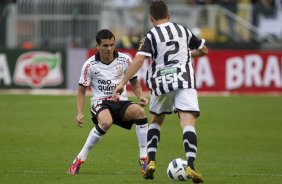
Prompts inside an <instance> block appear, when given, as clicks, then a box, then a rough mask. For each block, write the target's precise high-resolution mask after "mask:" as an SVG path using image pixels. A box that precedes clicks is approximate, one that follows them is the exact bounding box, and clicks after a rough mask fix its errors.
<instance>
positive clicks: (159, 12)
mask: <svg viewBox="0 0 282 184" xmlns="http://www.w3.org/2000/svg"><path fill="white" fill-rule="evenodd" d="M149 11H150V20H151V22H152V24H153V25H154V27H153V28H152V29H151V30H150V31H149V32H147V33H146V35H145V38H144V39H143V40H142V41H141V43H140V47H139V49H138V52H137V54H136V56H135V57H134V59H133V63H132V65H131V66H130V68H129V70H128V71H127V72H126V74H125V76H124V78H123V80H122V81H121V82H120V84H119V85H118V86H117V87H116V90H115V93H114V96H113V98H117V97H118V95H119V94H121V93H122V91H123V89H124V86H125V84H126V82H127V81H128V80H129V79H130V78H131V77H132V76H134V75H135V73H136V72H137V71H138V70H139V69H140V68H141V66H142V64H143V62H144V60H145V58H147V57H149V58H152V64H151V65H150V67H149V69H148V71H147V79H146V80H147V81H146V82H147V86H148V87H149V88H150V89H151V99H150V114H151V120H150V127H149V130H148V137H147V152H148V158H149V160H148V165H147V168H146V170H145V172H144V173H143V176H144V178H145V179H153V177H154V172H155V169H156V151H157V146H158V143H159V141H160V130H161V125H162V124H163V122H164V118H165V114H171V113H172V112H173V110H174V112H177V113H178V115H179V123H180V126H181V127H182V129H183V145H184V150H185V153H186V157H187V168H186V176H187V178H190V179H192V180H193V182H194V183H201V182H203V177H202V175H201V174H200V173H199V172H198V171H197V170H196V169H195V165H194V161H195V159H196V152H197V136H196V130H195V124H196V119H197V117H199V115H200V110H199V105H198V96H197V91H196V84H195V75H194V69H193V64H192V60H191V59H192V57H201V56H203V55H206V54H207V53H208V49H207V47H206V46H205V40H204V39H199V38H197V37H196V36H195V35H194V34H193V33H192V32H191V31H190V30H189V29H187V28H186V27H184V26H182V25H179V24H177V23H173V22H170V21H169V19H170V15H169V12H168V7H167V5H166V4H165V2H164V1H159V0H157V1H153V2H152V3H151V5H150V8H149Z"/></svg>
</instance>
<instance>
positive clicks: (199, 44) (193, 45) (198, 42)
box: [189, 33, 206, 49]
mask: <svg viewBox="0 0 282 184" xmlns="http://www.w3.org/2000/svg"><path fill="white" fill-rule="evenodd" d="M205 42H206V41H205V40H204V39H199V38H198V37H196V36H195V35H194V34H193V33H192V37H191V39H190V42H189V48H190V49H201V48H203V46H204V45H205Z"/></svg>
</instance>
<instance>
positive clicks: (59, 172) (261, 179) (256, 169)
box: [0, 94, 282, 184]
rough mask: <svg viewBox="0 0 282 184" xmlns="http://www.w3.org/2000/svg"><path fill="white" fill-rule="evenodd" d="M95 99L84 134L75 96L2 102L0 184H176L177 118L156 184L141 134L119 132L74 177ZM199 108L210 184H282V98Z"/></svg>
mask: <svg viewBox="0 0 282 184" xmlns="http://www.w3.org/2000/svg"><path fill="white" fill-rule="evenodd" d="M89 98H90V97H87V106H86V107H85V125H84V127H83V128H78V127H77V126H76V124H75V121H74V117H75V96H71V95H70V96H47V95H9V94H0V183H1V184H17V183H19V184H25V183H28V184H33V183H34V184H38V183H40V184H45V183H46V184H50V183H52V184H56V183H58V184H59V183H62V184H65V183H68V184H71V183H73V184H77V183H86V184H89V183H96V184H109V183H115V184H116V183H122V184H124V183H130V184H135V183H137V184H141V183H157V184H165V183H175V182H172V181H170V180H169V179H168V177H167V175H166V168H167V165H168V163H169V161H170V160H172V159H174V158H178V157H182V158H184V157H185V154H184V150H183V146H182V135H181V134H182V132H181V129H180V127H179V125H178V118H177V116H176V115H171V116H167V117H166V120H165V124H164V125H163V127H162V131H161V142H160V144H159V149H158V152H157V170H156V172H155V179H154V180H153V181H146V180H144V179H143V178H142V176H141V174H140V168H139V165H138V162H137V160H138V146H137V138H136V135H135V130H134V129H132V130H131V131H128V130H124V129H121V128H119V127H117V126H113V127H112V128H111V129H110V131H109V132H108V133H107V134H106V135H105V136H104V137H103V138H102V140H101V141H100V142H99V143H98V145H97V146H96V147H95V148H94V149H93V150H92V152H91V153H90V154H89V155H88V159H87V161H86V163H85V164H84V165H83V166H82V168H81V170H80V173H79V174H78V175H75V176H70V175H68V174H67V171H68V167H69V165H70V163H71V162H72V161H73V159H74V158H75V156H76V154H77V153H78V152H79V151H80V149H81V147H82V146H83V144H84V141H85V139H86V137H87V136H88V133H89V131H90V129H91V128H92V127H93V124H92V122H91V120H90V113H89V110H88V109H89ZM133 100H135V99H133ZM199 103H200V108H201V116H200V118H199V119H198V123H197V135H198V154H197V160H196V167H197V169H198V170H199V171H200V172H201V173H202V174H203V175H204V179H205V182H204V183H207V184H221V183H222V184H281V183H282V96H230V97H204V96H202V97H199ZM146 110H147V109H146ZM147 112H148V111H147ZM177 183H179V182H177ZM186 183H192V182H191V181H188V182H186Z"/></svg>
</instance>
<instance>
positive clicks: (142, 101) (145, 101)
mask: <svg viewBox="0 0 282 184" xmlns="http://www.w3.org/2000/svg"><path fill="white" fill-rule="evenodd" d="M148 102H149V100H148V99H147V98H146V97H144V96H141V97H140V98H139V105H140V106H141V107H145V106H146V105H147V104H148Z"/></svg>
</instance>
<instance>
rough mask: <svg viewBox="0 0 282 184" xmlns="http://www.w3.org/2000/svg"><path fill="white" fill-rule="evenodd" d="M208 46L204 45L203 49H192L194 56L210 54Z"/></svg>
mask: <svg viewBox="0 0 282 184" xmlns="http://www.w3.org/2000/svg"><path fill="white" fill-rule="evenodd" d="M208 52H209V51H208V48H207V47H206V46H205V45H204V46H203V47H202V48H201V49H195V50H192V54H191V55H192V57H193V58H194V57H201V56H204V55H207V54H208Z"/></svg>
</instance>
